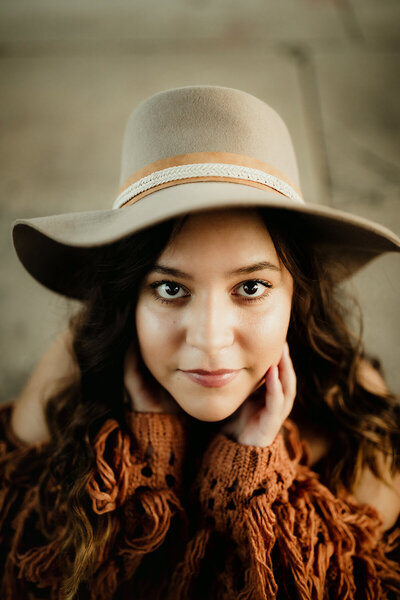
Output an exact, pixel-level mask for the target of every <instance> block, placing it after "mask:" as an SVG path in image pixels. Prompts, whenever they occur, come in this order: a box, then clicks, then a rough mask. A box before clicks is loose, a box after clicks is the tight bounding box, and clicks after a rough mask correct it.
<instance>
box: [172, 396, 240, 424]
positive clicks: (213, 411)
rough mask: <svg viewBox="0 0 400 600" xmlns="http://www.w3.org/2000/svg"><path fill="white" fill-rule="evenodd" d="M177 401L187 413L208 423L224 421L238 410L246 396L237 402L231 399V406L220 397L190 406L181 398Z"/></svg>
mask: <svg viewBox="0 0 400 600" xmlns="http://www.w3.org/2000/svg"><path fill="white" fill-rule="evenodd" d="M175 401H176V402H177V404H179V406H180V407H181V409H182V410H183V411H184V412H185V413H187V414H188V415H190V416H191V417H193V418H194V419H197V420H199V421H204V422H207V423H216V422H218V421H224V420H225V419H228V418H229V417H230V416H231V415H233V413H234V412H236V410H238V408H239V407H240V406H241V405H242V404H243V402H244V401H245V398H244V399H243V400H238V401H237V402H232V399H231V400H230V402H229V406H226V405H225V406H224V399H218V398H214V399H212V400H210V399H209V400H208V402H206V403H205V405H201V401H199V402H198V403H197V404H192V405H190V406H188V405H187V403H186V402H184V403H181V402H179V400H176V398H175ZM225 403H226V400H225Z"/></svg>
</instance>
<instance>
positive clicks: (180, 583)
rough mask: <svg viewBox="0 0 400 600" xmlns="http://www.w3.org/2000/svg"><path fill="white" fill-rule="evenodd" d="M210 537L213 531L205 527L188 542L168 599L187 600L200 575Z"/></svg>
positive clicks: (173, 578) (175, 572) (173, 577)
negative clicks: (193, 584) (194, 582)
mask: <svg viewBox="0 0 400 600" xmlns="http://www.w3.org/2000/svg"><path fill="white" fill-rule="evenodd" d="M210 536H211V529H210V528H209V527H204V528H202V529H199V531H197V532H196V534H195V536H194V537H193V538H192V539H191V540H190V541H189V542H188V544H187V548H186V553H185V558H184V559H183V560H182V561H181V562H180V563H178V565H177V566H176V567H175V570H174V572H173V574H172V577H171V583H170V586H169V589H168V593H167V598H171V599H173V600H187V598H188V593H189V587H190V584H191V583H192V581H193V580H194V579H195V577H196V576H197V575H198V574H199V570H200V563H201V561H202V559H203V558H204V556H205V553H206V548H207V544H208V542H209V540H210Z"/></svg>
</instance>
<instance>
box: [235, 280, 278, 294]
mask: <svg viewBox="0 0 400 600" xmlns="http://www.w3.org/2000/svg"><path fill="white" fill-rule="evenodd" d="M270 287H272V286H271V285H270V284H269V283H267V282H266V281H258V280H256V279H250V280H249V281H244V282H243V283H241V284H240V285H239V286H238V287H237V288H236V290H237V294H238V296H243V297H245V298H260V297H261V296H263V295H264V294H265V291H266V288H270Z"/></svg>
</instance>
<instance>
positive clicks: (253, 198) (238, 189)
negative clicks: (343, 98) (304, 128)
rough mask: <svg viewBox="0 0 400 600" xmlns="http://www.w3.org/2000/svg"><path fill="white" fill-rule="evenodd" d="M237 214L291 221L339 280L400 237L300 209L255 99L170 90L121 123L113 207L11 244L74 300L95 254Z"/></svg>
mask: <svg viewBox="0 0 400 600" xmlns="http://www.w3.org/2000/svg"><path fill="white" fill-rule="evenodd" d="M239 206H240V207H243V206H245V207H249V206H260V207H268V210H275V211H276V210H279V211H280V212H284V213H285V214H286V215H287V217H288V219H293V218H294V219H295V220H296V221H295V222H296V225H297V226H298V227H299V228H302V229H303V230H304V231H305V232H306V233H307V236H309V237H310V239H312V240H314V241H315V243H316V244H317V245H318V248H319V250H320V251H322V252H324V253H325V255H326V259H327V260H329V261H330V262H331V263H336V264H337V265H339V266H340V265H342V266H343V267H344V273H345V276H347V275H349V274H351V273H354V272H355V271H356V270H357V269H359V268H360V267H362V266H363V265H364V264H366V263H367V262H369V261H370V260H371V259H373V258H374V257H376V256H378V255H380V254H382V253H383V252H389V251H396V252H399V251H400V240H399V238H398V237H397V236H396V235H395V234H394V233H393V232H392V231H390V230H389V229H386V228H385V227H383V226H382V225H379V224H377V223H374V222H372V221H369V220H367V219H364V218H362V217H359V216H355V215H352V214H349V213H347V212H344V211H338V210H334V209H332V208H328V207H325V206H321V205H312V204H306V203H305V201H304V199H303V196H302V193H301V190H300V184H299V175H298V169H297V162H296V157H295V153H294V149H293V144H292V140H291V138H290V135H289V132H288V130H287V127H286V125H285V123H284V122H283V121H282V119H281V117H280V116H279V115H278V114H277V113H276V112H275V111H274V110H273V109H272V108H271V107H270V106H268V104H266V103H265V102H263V101H262V100H259V99H258V98H255V97H254V96H252V95H250V94H248V93H246V92H242V91H240V90H236V89H232V88H226V87H220V86H188V87H181V88H175V89H170V90H166V91H164V92H160V93H158V94H156V95H154V96H151V97H150V98H147V99H146V100H144V101H143V102H142V103H141V104H139V106H138V107H137V108H136V109H135V110H134V111H133V112H132V114H131V116H130V117H129V120H128V123H127V127H126V131H125V137H124V144H123V152H122V168H121V179H120V189H119V192H118V196H117V198H116V200H115V202H114V204H113V206H112V209H110V210H96V211H90V212H75V213H68V214H61V215H53V216H47V217H39V218H34V219H19V220H17V221H16V222H15V223H14V226H13V241H14V246H15V249H16V252H17V254H18V257H19V258H20V260H21V262H22V263H23V265H24V266H25V268H26V269H27V270H28V271H29V273H30V274H31V275H32V276H33V277H35V278H36V279H37V280H38V281H39V282H41V283H42V284H43V285H45V286H47V287H48V288H50V289H52V290H54V291H56V292H59V293H61V294H64V295H66V296H70V297H75V298H79V297H80V295H81V290H79V288H77V286H76V285H74V280H75V275H76V272H77V270H78V269H80V268H81V266H82V264H84V263H85V261H86V260H87V259H88V258H89V257H90V255H93V253H94V252H96V251H97V248H98V247H99V246H103V245H105V244H109V243H111V242H114V241H116V240H119V239H121V238H123V237H126V236H129V235H130V234H132V233H134V232H136V231H138V230H140V229H143V228H145V227H148V226H150V225H154V224H155V223H158V222H160V221H163V220H165V219H168V218H170V217H174V216H178V215H182V214H186V213H188V212H191V211H198V210H202V209H210V208H217V207H220V208H223V207H239Z"/></svg>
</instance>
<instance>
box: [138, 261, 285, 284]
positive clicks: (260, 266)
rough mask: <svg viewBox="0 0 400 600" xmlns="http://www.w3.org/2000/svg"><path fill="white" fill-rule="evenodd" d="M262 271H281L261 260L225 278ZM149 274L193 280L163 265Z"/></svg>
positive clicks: (155, 266)
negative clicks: (161, 274)
mask: <svg viewBox="0 0 400 600" xmlns="http://www.w3.org/2000/svg"><path fill="white" fill-rule="evenodd" d="M264 270H269V271H277V272H278V273H279V272H280V271H281V269H280V268H279V267H277V266H276V265H274V264H273V263H271V262H269V261H268V260H263V261H261V262H257V263H254V264H252V265H246V266H244V267H239V268H238V269H234V270H233V271H229V273H227V276H228V277H229V276H232V275H242V274H249V273H255V272H256V271H264ZM150 273H163V274H164V275H172V276H173V277H181V278H182V279H193V277H192V276H191V275H189V273H185V272H184V271H180V270H179V269H173V268H172V267H165V266H164V265H154V267H153V268H152V269H151V271H150Z"/></svg>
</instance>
